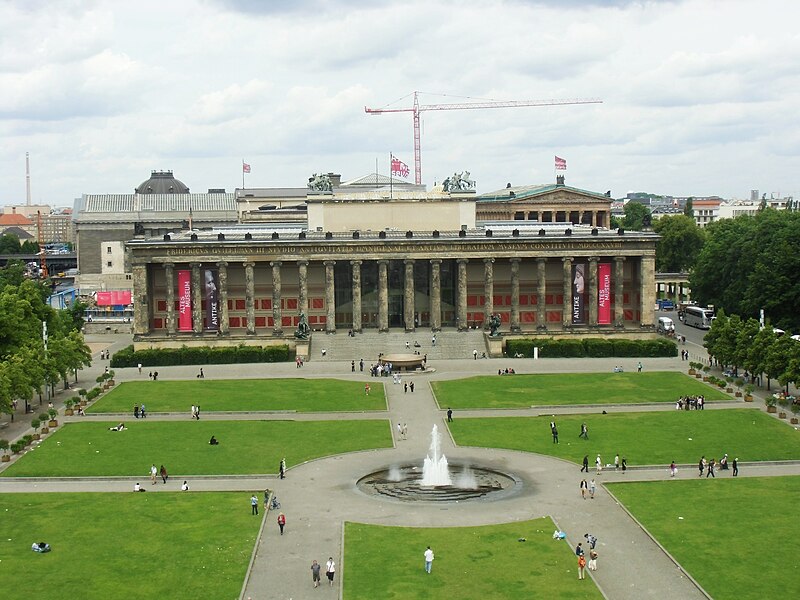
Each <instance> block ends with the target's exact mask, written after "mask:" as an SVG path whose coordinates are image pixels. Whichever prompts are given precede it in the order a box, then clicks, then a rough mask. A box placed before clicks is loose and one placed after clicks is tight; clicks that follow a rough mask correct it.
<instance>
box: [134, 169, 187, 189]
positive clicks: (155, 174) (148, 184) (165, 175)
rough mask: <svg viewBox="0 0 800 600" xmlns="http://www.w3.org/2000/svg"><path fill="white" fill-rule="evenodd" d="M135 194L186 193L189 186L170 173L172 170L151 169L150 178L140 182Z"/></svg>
mask: <svg viewBox="0 0 800 600" xmlns="http://www.w3.org/2000/svg"><path fill="white" fill-rule="evenodd" d="M134 191H135V192H136V193H137V194H188V193H189V188H188V187H186V185H185V184H184V183H183V182H182V181H179V180H177V179H175V176H174V175H173V174H172V171H151V172H150V179H148V180H147V181H143V182H142V183H140V184H139V185H138V186H137V187H136V189H135V190H134Z"/></svg>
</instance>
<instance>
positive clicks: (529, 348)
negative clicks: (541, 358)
mask: <svg viewBox="0 0 800 600" xmlns="http://www.w3.org/2000/svg"><path fill="white" fill-rule="evenodd" d="M535 347H536V340H525V339H523V340H508V342H506V354H508V355H509V356H514V355H516V354H522V355H523V356H525V357H526V358H533V349H534V348H535Z"/></svg>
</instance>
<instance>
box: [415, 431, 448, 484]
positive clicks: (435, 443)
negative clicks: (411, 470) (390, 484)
mask: <svg viewBox="0 0 800 600" xmlns="http://www.w3.org/2000/svg"><path fill="white" fill-rule="evenodd" d="M428 452H429V453H428V456H426V457H425V461H424V462H423V463H422V481H421V482H420V485H425V486H434V487H435V486H439V485H452V484H453V480H452V479H451V477H450V469H449V468H448V466H447V457H446V456H445V455H444V454H442V438H441V436H440V435H439V428H438V427H437V426H436V425H434V426H433V430H431V447H430V450H429V451H428Z"/></svg>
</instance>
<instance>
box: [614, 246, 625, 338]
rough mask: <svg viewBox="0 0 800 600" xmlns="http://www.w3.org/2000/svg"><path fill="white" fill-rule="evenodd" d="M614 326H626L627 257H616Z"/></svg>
mask: <svg viewBox="0 0 800 600" xmlns="http://www.w3.org/2000/svg"><path fill="white" fill-rule="evenodd" d="M614 327H625V257H624V256H615V257H614Z"/></svg>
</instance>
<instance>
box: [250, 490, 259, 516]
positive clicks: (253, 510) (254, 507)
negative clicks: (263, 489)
mask: <svg viewBox="0 0 800 600" xmlns="http://www.w3.org/2000/svg"><path fill="white" fill-rule="evenodd" d="M250 514H251V515H257V514H258V498H257V497H256V495H255V494H253V495H252V496H250Z"/></svg>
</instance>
